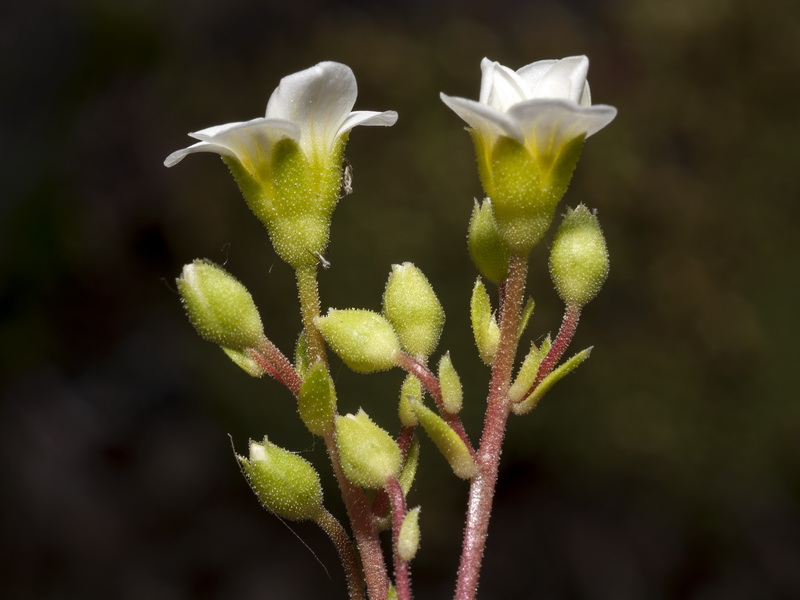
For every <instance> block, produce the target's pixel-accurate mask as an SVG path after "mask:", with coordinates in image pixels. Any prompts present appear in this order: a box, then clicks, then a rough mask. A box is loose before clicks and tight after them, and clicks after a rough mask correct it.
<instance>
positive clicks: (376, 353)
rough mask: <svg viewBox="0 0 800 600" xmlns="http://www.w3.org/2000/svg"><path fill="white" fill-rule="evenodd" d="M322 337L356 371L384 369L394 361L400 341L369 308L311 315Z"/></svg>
mask: <svg viewBox="0 0 800 600" xmlns="http://www.w3.org/2000/svg"><path fill="white" fill-rule="evenodd" d="M314 324H315V325H316V326H317V328H318V329H319V331H320V333H322V336H323V337H324V338H325V341H326V342H328V345H329V346H330V347H331V349H332V350H333V351H334V352H335V353H336V354H337V355H338V356H339V358H341V359H342V360H343V361H344V363H345V364H346V365H347V366H348V367H350V368H351V369H352V370H353V371H356V372H357V373H374V372H375V371H386V370H388V369H391V368H392V367H394V366H395V365H396V358H397V354H398V353H399V352H400V341H399V340H398V339H397V334H396V333H395V331H394V329H393V328H392V325H391V324H390V323H389V321H388V320H387V319H386V317H384V316H383V315H379V314H378V313H376V312H373V311H371V310H360V309H355V308H352V309H347V310H334V309H331V310H329V311H328V314H327V315H325V316H324V317H317V318H316V319H314Z"/></svg>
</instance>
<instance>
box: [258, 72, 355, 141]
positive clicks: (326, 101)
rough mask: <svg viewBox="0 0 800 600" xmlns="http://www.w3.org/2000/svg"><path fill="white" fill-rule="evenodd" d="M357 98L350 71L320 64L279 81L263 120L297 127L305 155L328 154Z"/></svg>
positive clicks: (353, 77) (353, 78)
mask: <svg viewBox="0 0 800 600" xmlns="http://www.w3.org/2000/svg"><path fill="white" fill-rule="evenodd" d="M357 94H358V88H357V85H356V78H355V75H353V71H352V70H351V69H350V67H348V66H346V65H343V64H341V63H335V62H322V63H319V64H318V65H316V66H314V67H311V68H310V69H306V70H304V71H300V72H299V73H294V74H293V75H288V76H287V77H284V78H283V79H281V83H280V85H279V86H278V88H277V89H276V90H275V91H274V92H273V94H272V96H271V97H270V99H269V103H268V104H267V113H266V116H267V117H268V118H278V119H286V120H287V121H293V122H295V123H297V124H298V125H299V126H300V130H301V137H300V144H301V146H302V147H303V149H304V150H305V151H306V152H315V151H316V152H330V151H331V149H332V148H333V144H334V142H335V141H336V137H337V132H338V131H339V129H340V127H341V126H342V123H344V121H345V119H346V118H347V116H348V115H349V114H350V111H351V110H352V108H353V105H354V104H355V102H356V96H357Z"/></svg>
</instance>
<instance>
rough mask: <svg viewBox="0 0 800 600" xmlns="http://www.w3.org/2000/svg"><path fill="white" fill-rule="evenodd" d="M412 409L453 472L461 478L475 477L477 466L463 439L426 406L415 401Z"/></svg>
mask: <svg viewBox="0 0 800 600" xmlns="http://www.w3.org/2000/svg"><path fill="white" fill-rule="evenodd" d="M414 410H415V411H416V413H417V418H418V419H419V422H420V424H421V425H422V427H423V429H425V432H426V433H427V434H428V436H430V438H431V440H433V443H434V444H435V445H436V447H437V448H438V449H439V452H441V453H442V455H443V456H444V457H445V459H447V462H448V463H450V468H451V469H453V473H455V474H456V475H457V476H458V477H461V478H462V479H472V478H473V477H475V475H477V474H478V466H477V465H476V464H475V461H474V460H473V458H472V454H471V453H470V451H469V448H467V445H466V444H465V443H464V440H462V439H461V438H460V437H459V435H458V434H457V433H456V432H455V431H453V429H452V427H450V426H449V425H448V424H447V423H446V422H445V420H444V419H442V418H441V417H440V416H439V415H437V414H436V413H435V412H433V411H432V410H431V409H429V408H428V407H426V406H424V405H423V404H419V403H417V404H415V405H414Z"/></svg>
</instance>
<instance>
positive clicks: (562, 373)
mask: <svg viewBox="0 0 800 600" xmlns="http://www.w3.org/2000/svg"><path fill="white" fill-rule="evenodd" d="M591 353H592V348H587V349H586V350H582V351H580V352H578V353H577V354H576V355H575V356H573V357H572V358H570V359H569V360H568V361H566V362H565V363H563V364H562V365H560V366H559V367H557V368H556V369H554V370H553V371H552V372H551V373H550V374H549V375H548V376H547V377H545V378H544V379H543V380H542V382H541V383H540V384H539V385H537V386H536V389H535V390H533V393H532V394H531V395H530V396H528V397H527V398H525V400H523V401H522V402H519V403H517V404H512V406H511V410H512V411H514V414H515V415H524V414H525V413H528V412H530V411H531V410H533V408H534V407H535V406H536V405H537V404H538V403H539V400H541V399H542V397H543V396H544V395H545V394H546V393H547V392H548V391H550V388H552V387H553V386H554V385H555V384H557V383H558V382H559V381H561V380H562V379H564V377H566V376H567V375H569V374H570V373H572V371H574V370H575V369H577V368H578V366H580V365H581V363H583V361H585V360H586V359H587V358H589V355H590V354H591Z"/></svg>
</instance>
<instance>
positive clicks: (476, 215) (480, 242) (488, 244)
mask: <svg viewBox="0 0 800 600" xmlns="http://www.w3.org/2000/svg"><path fill="white" fill-rule="evenodd" d="M467 242H468V245H469V255H470V257H471V258H472V262H473V263H475V266H476V267H477V268H478V271H480V273H481V275H483V276H484V277H486V279H488V280H489V281H491V282H492V283H495V284H497V283H500V282H501V281H503V280H504V279H505V278H506V276H507V275H508V264H509V259H510V255H511V252H510V250H509V249H508V244H506V242H505V240H503V237H502V236H501V235H500V231H499V230H498V229H497V221H496V220H495V218H494V212H493V209H492V201H491V200H490V199H489V198H487V199H486V200H484V201H483V204H478V201H477V200H476V201H475V208H474V209H473V211H472V217H471V218H470V221H469V233H468V235H467Z"/></svg>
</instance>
